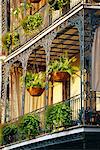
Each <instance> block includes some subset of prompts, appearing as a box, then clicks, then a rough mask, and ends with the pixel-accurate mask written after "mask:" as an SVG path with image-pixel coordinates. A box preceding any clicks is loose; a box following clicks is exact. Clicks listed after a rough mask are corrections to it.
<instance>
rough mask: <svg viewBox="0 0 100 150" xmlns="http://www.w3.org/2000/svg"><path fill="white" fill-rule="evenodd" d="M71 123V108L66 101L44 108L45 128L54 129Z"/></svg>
mask: <svg viewBox="0 0 100 150" xmlns="http://www.w3.org/2000/svg"><path fill="white" fill-rule="evenodd" d="M70 125H71V109H70V107H69V105H68V104H67V103H58V104H56V105H51V106H49V107H48V108H47V110H46V129H47V130H49V131H52V130H53V131H56V130H59V129H61V128H64V127H67V126H70Z"/></svg>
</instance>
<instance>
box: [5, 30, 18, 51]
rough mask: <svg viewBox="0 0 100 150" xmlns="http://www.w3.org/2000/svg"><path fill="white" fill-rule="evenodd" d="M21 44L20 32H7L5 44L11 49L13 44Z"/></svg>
mask: <svg viewBox="0 0 100 150" xmlns="http://www.w3.org/2000/svg"><path fill="white" fill-rule="evenodd" d="M18 44H19V33H18V32H16V31H15V32H13V33H11V32H7V33H6V34H5V35H4V37H3V46H4V48H5V49H7V50H9V49H10V48H11V45H14V46H17V45H18Z"/></svg>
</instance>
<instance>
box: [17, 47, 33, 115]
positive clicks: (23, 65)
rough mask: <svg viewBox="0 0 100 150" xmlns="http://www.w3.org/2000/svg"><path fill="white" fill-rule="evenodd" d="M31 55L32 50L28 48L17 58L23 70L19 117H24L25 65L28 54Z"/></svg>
mask: <svg viewBox="0 0 100 150" xmlns="http://www.w3.org/2000/svg"><path fill="white" fill-rule="evenodd" d="M31 53H32V49H31V48H30V49H29V50H28V51H26V52H23V53H22V54H21V56H20V57H19V61H20V62H21V63H22V68H23V87H22V105H21V115H24V106H25V88H26V87H25V77H26V71H27V63H28V59H29V56H30V54H31Z"/></svg>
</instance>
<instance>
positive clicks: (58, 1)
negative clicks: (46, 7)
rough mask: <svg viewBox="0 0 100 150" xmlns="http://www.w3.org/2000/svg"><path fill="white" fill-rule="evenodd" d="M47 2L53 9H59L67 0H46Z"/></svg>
mask: <svg viewBox="0 0 100 150" xmlns="http://www.w3.org/2000/svg"><path fill="white" fill-rule="evenodd" d="M48 3H49V4H50V6H51V7H52V8H53V9H54V10H59V9H60V8H62V7H63V6H64V5H66V4H68V3H69V0H48Z"/></svg>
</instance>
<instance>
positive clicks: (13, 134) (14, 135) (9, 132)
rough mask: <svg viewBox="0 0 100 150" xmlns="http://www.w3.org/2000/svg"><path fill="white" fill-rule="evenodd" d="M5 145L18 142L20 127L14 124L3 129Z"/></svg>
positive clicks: (6, 125)
mask: <svg viewBox="0 0 100 150" xmlns="http://www.w3.org/2000/svg"><path fill="white" fill-rule="evenodd" d="M2 137H3V144H9V143H12V142H15V141H17V140H18V126H17V125H16V124H14V123H12V124H11V123H10V124H5V125H4V126H3V127H2Z"/></svg>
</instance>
